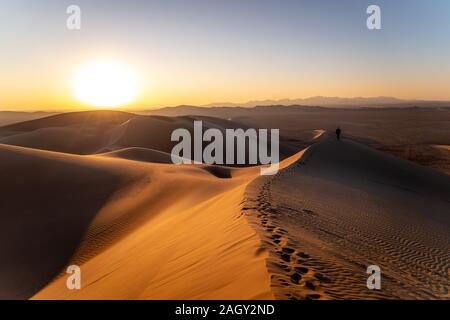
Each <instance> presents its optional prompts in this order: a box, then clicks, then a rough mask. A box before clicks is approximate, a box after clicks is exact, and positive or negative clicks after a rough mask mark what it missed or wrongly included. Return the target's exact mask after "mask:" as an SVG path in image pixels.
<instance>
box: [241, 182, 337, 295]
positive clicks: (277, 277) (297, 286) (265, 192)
mask: <svg viewBox="0 0 450 320" xmlns="http://www.w3.org/2000/svg"><path fill="white" fill-rule="evenodd" d="M272 179H276V177H271V178H268V179H265V182H263V185H262V187H261V188H260V191H259V193H258V195H257V197H256V199H254V200H256V201H254V204H255V207H254V208H244V209H246V210H248V209H255V210H256V217H257V218H258V220H259V224H260V226H262V228H263V229H264V230H265V231H266V233H265V237H264V238H265V240H264V245H265V246H267V247H268V248H269V252H270V257H269V259H268V261H267V266H268V269H269V272H270V274H271V277H272V279H271V281H272V288H273V289H274V294H275V296H276V298H278V299H290V300H304V299H306V300H313V299H320V298H323V297H324V295H323V288H322V287H321V285H322V284H323V283H327V282H329V281H330V279H328V278H327V277H326V276H324V275H323V274H321V273H318V272H315V271H314V270H312V269H311V267H310V265H312V264H313V261H312V259H311V257H310V255H309V254H307V253H305V252H302V251H300V250H298V249H296V248H298V247H299V246H298V244H296V243H292V242H291V240H289V237H288V232H287V231H286V230H285V229H283V228H282V227H281V226H280V225H278V223H277V222H276V219H274V218H275V217H276V215H277V214H278V213H279V209H278V208H274V207H272V206H271V205H270V203H269V199H270V184H271V182H272V181H273V180H272ZM310 213H312V212H310Z"/></svg>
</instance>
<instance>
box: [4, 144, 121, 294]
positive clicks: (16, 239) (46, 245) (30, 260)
mask: <svg viewBox="0 0 450 320" xmlns="http://www.w3.org/2000/svg"><path fill="white" fill-rule="evenodd" d="M87 160H89V159H82V158H81V157H77V156H65V155H62V154H56V153H49V152H43V151H36V150H31V149H24V148H18V147H8V146H2V145H0V175H1V176H2V183H1V184H0V194H1V197H2V201H1V202H0V259H1V261H2V263H1V266H0V299H26V298H29V297H31V296H32V295H33V294H34V293H35V292H37V291H39V290H40V289H41V288H42V287H44V286H45V285H46V284H47V283H49V282H50V281H51V280H52V278H54V277H55V276H57V275H58V274H59V273H60V272H61V271H63V270H64V268H65V266H66V264H67V263H68V261H69V260H70V258H71V256H72V255H73V254H74V252H75V250H76V249H77V247H78V245H79V244H80V241H81V239H82V238H83V236H84V234H85V232H86V230H87V228H88V226H89V225H90V223H91V221H92V220H93V218H94V217H95V215H96V214H97V213H98V212H99V210H100V209H101V208H102V206H103V205H104V204H105V203H106V202H107V201H108V199H110V198H111V196H112V195H113V194H114V193H115V192H116V191H117V190H118V189H119V188H120V187H123V186H125V185H126V184H127V183H128V182H129V180H128V181H127V179H128V178H126V177H125V176H124V175H123V174H122V173H120V172H115V171H114V170H109V169H108V168H104V169H102V167H101V166H99V165H97V164H96V163H95V162H93V161H87Z"/></svg>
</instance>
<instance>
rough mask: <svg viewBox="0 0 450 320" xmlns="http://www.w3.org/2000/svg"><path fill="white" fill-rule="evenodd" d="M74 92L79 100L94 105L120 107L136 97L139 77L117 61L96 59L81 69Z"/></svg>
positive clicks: (76, 78) (75, 82)
mask: <svg viewBox="0 0 450 320" xmlns="http://www.w3.org/2000/svg"><path fill="white" fill-rule="evenodd" d="M73 92H74V95H75V97H76V98H77V99H78V100H80V101H81V102H83V103H86V104H89V105H92V106H96V107H101V108H107V107H119V106H124V105H127V104H129V103H131V102H133V101H134V100H135V99H136V96H137V93H138V79H137V77H136V75H135V74H134V73H133V72H132V71H131V70H130V69H129V68H127V67H126V66H125V65H123V64H121V63H119V62H117V61H111V60H108V61H107V60H105V61H96V62H92V63H90V64H87V65H85V66H83V67H82V68H81V69H80V71H79V72H78V74H77V75H76V77H75V81H74V86H73Z"/></svg>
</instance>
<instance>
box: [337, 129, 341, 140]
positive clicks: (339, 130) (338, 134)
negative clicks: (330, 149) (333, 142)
mask: <svg viewBox="0 0 450 320" xmlns="http://www.w3.org/2000/svg"><path fill="white" fill-rule="evenodd" d="M336 138H337V139H338V141H339V140H341V128H339V127H337V129H336Z"/></svg>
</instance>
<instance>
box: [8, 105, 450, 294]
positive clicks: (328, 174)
mask: <svg viewBox="0 0 450 320" xmlns="http://www.w3.org/2000/svg"><path fill="white" fill-rule="evenodd" d="M358 116H359V114H357V115H354V117H358ZM308 117H309V120H311V122H310V124H309V126H306V125H305V127H304V129H302V130H299V129H298V128H299V122H300V123H304V124H306V123H308V122H307V121H308ZM314 117H316V120H313V119H312V118H314ZM195 119H201V120H202V121H203V122H204V126H205V127H214V128H218V129H219V130H223V129H225V128H236V127H244V128H245V127H246V126H256V127H262V128H264V127H266V128H271V127H275V128H276V127H281V129H282V130H281V132H282V135H283V137H282V141H281V151H282V159H283V160H282V162H281V168H282V170H281V171H280V172H279V173H278V174H277V175H276V176H272V177H260V175H259V173H260V171H259V168H258V167H257V166H255V167H247V168H237V167H236V168H232V167H223V166H208V165H182V166H176V165H174V164H172V163H171V161H170V154H169V152H170V150H171V147H172V145H171V144H170V133H171V131H172V130H173V129H174V128H179V127H184V128H187V129H188V130H191V129H192V123H193V120H195ZM326 119H328V120H326ZM326 119H325V120H326V121H328V122H327V123H324V122H323V121H324V120H323V119H321V118H320V115H317V114H314V115H309V116H308V115H307V116H306V119H304V118H299V117H298V115H297V116H294V115H292V114H285V115H279V116H275V115H273V114H269V115H257V114H255V117H254V118H252V119H250V118H245V119H233V120H229V119H219V118H211V117H204V116H182V117H173V118H172V117H164V116H139V115H135V114H131V113H124V112H115V111H98V112H79V113H69V114H61V115H55V116H51V117H47V118H43V119H38V120H31V121H27V122H22V123H16V124H12V125H8V126H5V127H0V174H1V176H2V178H3V179H2V184H0V194H1V196H2V199H3V201H2V202H1V206H2V208H1V214H0V231H1V232H0V235H1V236H0V237H1V239H0V240H1V241H0V259H1V261H2V263H1V271H2V272H1V273H0V282H1V283H2V286H1V288H0V298H3V299H5V298H7V299H28V298H32V299H273V298H277V299H343V298H344V299H383V298H419V299H422V298H423V299H429V298H431V299H445V298H448V265H449V261H450V253H449V251H448V243H449V242H450V241H449V240H450V239H449V235H450V232H449V231H450V221H449V212H450V203H449V200H448V199H450V195H449V190H450V188H449V187H450V182H449V179H450V178H449V176H447V175H445V174H443V173H441V172H438V171H435V170H433V169H430V168H426V167H424V166H421V165H418V164H415V163H412V162H410V161H406V160H401V159H400V158H396V157H393V156H391V155H388V154H386V153H383V152H380V151H376V150H374V149H372V148H369V147H367V146H365V145H363V144H362V143H360V142H367V141H373V140H374V139H375V138H376V140H377V141H381V140H382V139H381V138H380V137H379V136H377V137H375V136H373V139H372V138H371V139H369V140H364V139H363V138H361V137H364V136H366V135H370V134H373V135H374V134H376V132H375V131H374V130H373V126H372V125H369V126H360V127H358V126H356V124H351V125H349V126H346V127H344V138H345V139H344V140H342V141H340V142H337V141H335V139H334V138H333V136H332V135H330V133H329V130H330V128H331V126H332V125H333V123H334V122H333V121H335V120H336V118H332V119H330V118H326ZM302 121H303V122H302ZM370 121H374V120H373V119H371V120H370ZM256 122H258V123H256ZM430 123H431V122H430ZM433 124H435V122H433ZM389 126H394V124H393V123H392V122H391V123H389ZM402 126H403V122H402V125H401V126H400V127H402ZM368 127H369V129H367V128H368ZM436 128H437V130H438V131H439V130H440V131H439V132H440V133H439V132H438V134H436V135H435V137H436V139H433V140H430V143H431V141H432V142H433V145H432V146H430V148H433V149H435V150H436V152H448V151H447V149H446V148H445V146H448V144H449V141H447V135H446V134H445V132H444V131H443V130H441V128H440V127H439V126H436ZM358 130H359V131H358ZM381 131H382V130H381ZM399 132H400V134H399V135H398V136H397V137H399V138H398V141H404V140H405V137H406V136H407V135H405V134H402V133H401V132H402V131H401V130H399ZM349 138H350V139H349ZM422 139H423V137H422ZM356 141H360V142H356ZM367 144H369V145H372V144H371V143H367ZM442 146H444V147H442ZM421 150H422V149H421ZM427 150H428V149H427ZM446 159H447V158H443V164H444V165H447V164H448V162H447V161H446ZM440 168H443V167H440ZM72 264H76V265H79V266H80V267H81V271H82V281H81V282H82V283H81V285H82V289H81V290H68V289H67V287H66V279H67V277H68V275H67V274H66V273H65V270H66V267H67V266H69V265H72ZM371 264H377V265H379V266H380V267H381V270H382V274H383V279H384V280H383V283H382V288H383V290H381V291H369V290H368V289H367V288H366V279H367V276H368V275H367V274H366V273H365V271H366V268H367V266H368V265H371Z"/></svg>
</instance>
